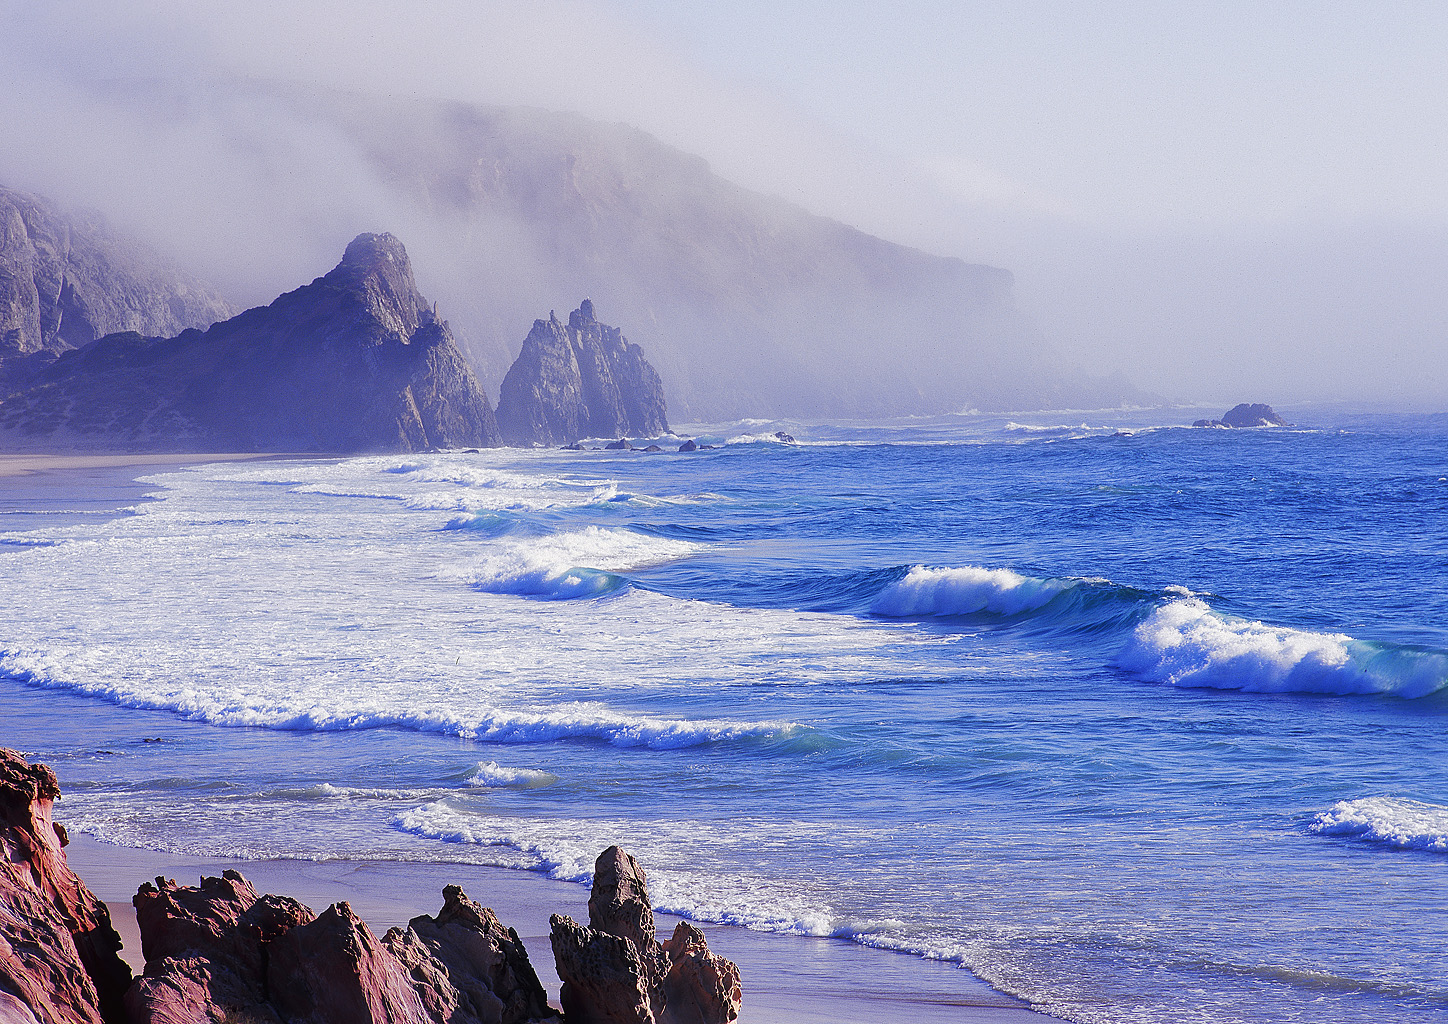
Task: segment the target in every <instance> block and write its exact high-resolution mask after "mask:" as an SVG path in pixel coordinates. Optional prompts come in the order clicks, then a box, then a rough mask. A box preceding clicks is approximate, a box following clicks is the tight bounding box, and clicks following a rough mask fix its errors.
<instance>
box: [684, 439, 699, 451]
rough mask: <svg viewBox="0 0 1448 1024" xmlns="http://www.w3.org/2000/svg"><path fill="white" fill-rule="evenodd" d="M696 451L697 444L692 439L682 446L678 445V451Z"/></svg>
mask: <svg viewBox="0 0 1448 1024" xmlns="http://www.w3.org/2000/svg"><path fill="white" fill-rule="evenodd" d="M698 450H699V442H698V441H695V440H694V439H693V438H692V437H691V438H689V440H687V441H685V442H684V443H683V444H681V445H679V451H681V452H696V451H698Z"/></svg>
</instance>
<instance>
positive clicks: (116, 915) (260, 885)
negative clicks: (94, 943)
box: [66, 836, 1055, 1024]
mask: <svg viewBox="0 0 1448 1024" xmlns="http://www.w3.org/2000/svg"><path fill="white" fill-rule="evenodd" d="M66 854H67V856H68V857H69V859H70V863H71V866H72V867H73V868H74V869H75V870H76V871H77V872H78V873H79V874H80V876H81V877H82V878H83V879H85V882H86V884H87V885H89V886H90V888H91V889H92V890H93V891H94V892H95V893H96V895H97V896H99V897H100V898H101V899H103V900H105V901H106V902H107V903H108V904H109V905H110V908H111V917H112V920H113V922H114V923H115V925H116V930H117V931H119V932H120V933H121V937H122V939H123V940H124V942H125V948H124V950H122V956H124V957H125V958H126V959H127V960H128V962H130V963H131V965H132V967H133V968H136V969H137V970H139V968H140V964H141V957H140V950H139V946H140V938H139V935H138V933H137V931H136V917H135V911H134V909H133V908H132V907H131V903H130V898H131V896H132V895H134V893H135V891H136V889H137V887H138V886H139V885H140V884H141V883H142V882H145V881H149V880H151V879H153V878H155V877H156V876H157V875H163V876H165V877H167V878H174V879H176V880H177V881H178V882H182V883H183V884H189V885H195V884H196V882H197V880H198V879H199V878H200V877H201V876H202V875H219V874H220V873H221V872H222V871H223V870H225V869H226V868H229V867H231V868H236V869H237V870H239V871H240V872H241V873H242V874H243V875H245V876H246V877H247V879H248V880H249V881H250V882H251V883H252V884H253V885H254V886H255V887H256V888H257V890H258V891H260V892H271V893H277V894H279V895H284V896H291V897H292V898H294V899H297V900H300V901H301V902H303V903H305V904H306V905H307V906H309V907H311V908H312V909H313V910H318V911H320V910H322V909H323V908H325V907H326V906H328V905H329V904H331V903H335V902H338V901H341V900H346V901H347V902H348V903H349V904H350V905H351V907H352V909H353V910H354V911H355V912H356V913H357V915H358V916H360V917H361V918H362V919H363V920H364V921H366V922H367V923H368V925H369V926H371V928H372V929H373V931H375V932H377V933H378V934H379V935H380V934H382V933H383V932H385V931H386V930H387V929H388V928H391V927H394V926H406V924H407V922H408V920H410V919H411V918H413V917H415V916H417V915H419V914H435V913H437V911H438V910H439V909H440V908H441V907H442V889H443V886H444V885H449V884H458V885H461V886H462V887H463V889H464V890H465V891H466V892H467V894H468V895H469V896H471V897H472V898H473V899H475V900H477V901H478V902H479V903H482V904H483V905H485V906H488V907H491V908H492V909H493V911H494V912H495V913H497V915H498V917H499V919H500V920H502V922H503V923H504V924H506V925H509V926H510V927H512V928H515V929H517V931H518V934H519V935H520V936H522V938H523V942H524V944H525V945H526V946H527V947H528V955H529V958H530V959H531V960H532V962H533V966H534V968H535V969H536V970H537V971H538V976H539V978H540V979H541V980H542V982H543V986H544V988H546V989H547V990H548V992H549V996H550V998H551V999H552V1000H553V1001H554V1003H555V1004H556V1002H557V998H558V987H559V981H558V975H557V973H556V972H555V971H554V968H553V953H552V949H551V947H550V946H549V944H548V917H549V915H550V914H555V913H556V914H567V915H569V916H570V917H572V918H574V919H575V920H585V921H586V920H587V919H588V890H587V889H585V888H584V887H583V886H580V885H574V884H572V883H569V882H559V881H555V880H553V879H550V878H546V877H544V876H542V875H538V874H534V873H532V872H526V871H510V870H507V869H504V868H486V867H477V866H474V865H462V864H411V863H400V862H385V861H382V862H379V861H328V862H321V863H317V862H313V861H290V860H267V861H228V860H221V859H214V858H199V857H185V856H178V855H174V854H166V853H156V852H154V851H150V850H137V849H132V848H128V847H119V846H111V845H108V844H106V843H102V842H99V841H98V840H95V839H91V838H89V837H87V836H75V837H74V838H73V840H72V842H71V845H70V846H69V847H68V848H67V849H66ZM645 867H646V868H647V865H645ZM678 920H679V919H678V918H675V917H672V916H670V915H667V914H659V915H657V923H658V929H659V931H660V933H662V934H665V935H667V934H668V933H670V932H672V930H673V928H674V925H675V924H676V923H677V921H678ZM704 932H705V934H706V935H707V936H708V939H709V947H710V948H711V949H713V950H714V951H716V952H718V953H721V954H723V955H724V956H727V957H729V959H731V960H733V961H734V962H735V963H737V964H738V965H739V971H740V975H741V978H742V979H743V983H744V1008H743V1013H742V1015H741V1016H740V1021H741V1024H830V1022H835V1024H856V1022H858V1024H866V1022H870V1024H882V1022H883V1024H908V1022H919V1024H946V1022H966V1024H1048V1022H1049V1021H1052V1020H1054V1019H1055V1018H1052V1017H1048V1016H1046V1015H1044V1014H1039V1013H1035V1012H1033V1011H1031V1010H1030V1009H1028V1008H1027V1007H1026V1006H1025V1004H1024V1003H1021V1002H1020V1001H1019V1000H1015V999H1012V998H1011V997H1010V996H1006V995H1002V994H1001V993H999V992H996V991H994V990H993V989H991V988H989V987H988V986H986V985H984V984H982V983H981V982H980V981H978V980H976V979H975V978H974V977H973V976H972V975H971V974H970V973H969V972H968V971H963V970H961V969H959V968H957V967H954V966H951V965H949V964H944V963H937V962H932V961H928V960H921V959H919V958H918V957H913V956H907V955H904V954H900V953H888V952H884V951H882V950H877V949H869V948H867V947H864V946H860V945H857V944H855V943H851V942H846V941H842V940H838V939H818V938H808V937H802V936H794V935H771V934H767V933H761V932H751V931H749V930H747V929H744V928H736V927H729V926H725V925H706V926H705V927H704Z"/></svg>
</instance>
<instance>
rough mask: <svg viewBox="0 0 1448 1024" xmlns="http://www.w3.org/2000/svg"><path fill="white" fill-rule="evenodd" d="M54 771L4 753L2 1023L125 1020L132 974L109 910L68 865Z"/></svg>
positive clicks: (109, 1023)
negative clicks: (57, 819)
mask: <svg viewBox="0 0 1448 1024" xmlns="http://www.w3.org/2000/svg"><path fill="white" fill-rule="evenodd" d="M58 799H60V786H59V784H58V783H57V781H56V778H55V773H54V772H52V771H51V770H50V769H49V768H48V767H46V766H45V765H43V764H34V765H33V764H30V763H29V762H28V761H26V760H25V758H23V757H22V756H20V755H19V754H18V753H16V752H15V751H13V750H6V749H3V748H0V996H3V998H0V1020H4V1021H6V1022H7V1024H9V1022H10V1021H25V1020H27V1015H28V1016H29V1018H33V1019H35V1020H37V1021H40V1022H43V1024H80V1022H83V1024H120V1022H123V1021H124V1020H125V1011H124V1009H123V1006H122V998H123V996H124V994H125V991H126V988H127V986H128V985H129V984H130V982H131V969H130V968H129V967H127V966H126V964H125V962H124V961H122V960H121V958H120V957H119V956H118V955H117V952H118V951H119V950H120V948H121V939H120V936H119V935H117V934H116V931H115V929H114V928H112V927H111V917H110V913H109V911H107V909H106V905H105V904H104V903H102V902H101V901H100V900H99V899H97V898H96V896H95V894H94V893H92V892H91V891H90V890H89V889H87V888H86V886H85V883H83V882H82V881H81V880H80V878H78V877H77V876H76V874H75V872H74V871H72V870H71V869H70V866H69V865H68V864H67V863H66V859H65V853H64V851H63V847H64V846H65V845H66V842H67V839H66V835H65V830H64V829H63V828H61V827H60V826H59V825H57V824H55V822H54V821H53V820H52V818H51V813H52V808H53V806H54V803H55V801H56V800H58Z"/></svg>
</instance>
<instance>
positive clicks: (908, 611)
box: [870, 565, 1081, 618]
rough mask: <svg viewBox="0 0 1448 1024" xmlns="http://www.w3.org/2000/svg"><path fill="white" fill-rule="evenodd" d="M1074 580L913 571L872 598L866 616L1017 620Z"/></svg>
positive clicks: (1001, 572)
mask: <svg viewBox="0 0 1448 1024" xmlns="http://www.w3.org/2000/svg"><path fill="white" fill-rule="evenodd" d="M1078 582H1081V581H1076V580H1054V579H1038V578H1036V577H1032V576H1022V575H1021V574H1020V573H1018V572H1013V571H1011V570H1010V569H984V568H981V567H980V566H974V565H967V566H962V567H960V568H955V569H932V568H927V567H926V566H923V565H916V566H912V567H911V569H910V571H909V572H907V573H906V574H905V576H904V577H903V578H902V579H899V580H897V581H895V582H894V583H891V584H890V585H889V586H887V587H885V589H884V590H882V591H880V593H879V594H878V595H877V596H876V597H875V600H874V601H873V602H872V603H871V605H870V611H871V612H873V613H874V614H876V615H886V616H891V617H894V618H911V617H917V616H935V615H940V616H947V615H976V614H979V613H981V612H989V613H991V614H995V615H1022V614H1025V613H1026V612H1033V611H1036V610H1038V609H1040V608H1043V607H1045V606H1046V605H1047V604H1049V603H1050V602H1051V601H1052V600H1054V599H1055V598H1056V597H1057V596H1058V595H1059V594H1062V593H1064V592H1065V591H1067V590H1069V589H1071V587H1073V586H1075V585H1076V584H1077V583H1078Z"/></svg>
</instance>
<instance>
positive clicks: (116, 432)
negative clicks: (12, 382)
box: [0, 234, 499, 454]
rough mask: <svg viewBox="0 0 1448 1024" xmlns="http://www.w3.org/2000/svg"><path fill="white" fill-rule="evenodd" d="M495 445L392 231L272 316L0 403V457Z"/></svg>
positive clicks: (350, 252) (473, 390)
mask: <svg viewBox="0 0 1448 1024" xmlns="http://www.w3.org/2000/svg"><path fill="white" fill-rule="evenodd" d="M498 443H499V435H498V430H497V424H496V421H495V420H494V419H493V412H492V408H491V406H490V405H489V404H488V400H487V396H486V395H485V394H484V393H483V390H482V388H481V387H480V386H479V384H478V382H477V379H476V378H475V377H474V376H473V373H472V370H471V369H470V368H469V367H468V364H467V362H466V360H465V359H464V358H463V356H462V353H461V352H459V351H458V348H457V346H456V344H455V343H454V341H453V337H452V333H451V331H450V330H449V328H448V325H447V323H446V322H444V321H441V320H439V319H438V318H437V315H436V312H435V310H434V308H433V306H432V305H431V304H430V303H428V302H427V300H426V299H424V298H423V297H422V295H421V294H420V293H419V292H418V290H417V285H416V283H415V282H414V280H413V276H412V265H411V262H410V261H409V259H408V256H407V251H406V250H405V249H404V248H403V246H402V243H401V242H399V241H398V240H397V239H396V238H394V237H393V236H392V235H388V234H382V235H370V234H364V235H359V236H358V237H357V238H356V239H355V240H353V242H352V243H351V244H350V245H348V246H347V251H346V254H345V255H344V256H343V258H342V262H341V263H339V264H338V265H337V267H336V268H335V269H333V270H332V271H331V272H330V273H328V274H327V275H325V276H323V277H319V278H317V279H316V280H315V281H313V282H312V283H311V284H309V285H305V286H303V287H301V288H298V289H296V290H295V291H291V292H288V293H287V294H285V295H282V296H281V297H280V298H278V299H277V300H276V301H275V302H273V303H272V304H271V305H269V306H264V307H257V308H255V309H249V310H247V311H246V312H244V313H242V314H241V315H239V316H236V317H233V318H232V319H230V320H226V321H223V322H221V323H218V324H216V325H214V326H213V327H211V328H210V329H209V330H207V331H205V332H202V331H199V330H190V331H185V332H183V333H182V334H180V335H179V336H177V337H174V338H150V337H143V336H141V335H140V334H135V333H129V334H113V335H108V336H106V337H103V338H100V339H99V340H97V341H94V342H92V343H90V344H89V345H86V346H85V347H83V348H81V349H78V350H76V351H73V352H67V353H65V354H63V355H62V356H61V357H60V358H59V359H57V360H56V361H55V363H54V364H53V365H51V366H50V367H48V368H46V369H45V370H43V371H42V372H41V373H40V374H39V375H38V376H37V378H36V379H35V381H34V382H33V383H32V384H31V386H30V387H29V388H27V389H26V390H24V391H23V392H20V393H17V394H14V395H11V396H10V397H9V398H7V399H5V401H4V402H3V404H0V447H21V446H30V447H39V446H48V447H59V446H67V447H91V448H111V449H115V448H124V449H138V448H139V449H152V450H167V449H169V450H182V451H187V450H189V451H293V452H303V451H306V452H311V451H316V452H328V453H337V454H344V453H350V452H360V451H418V450H423V449H428V448H437V447H464V446H472V447H478V446H485V445H496V444H498Z"/></svg>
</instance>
